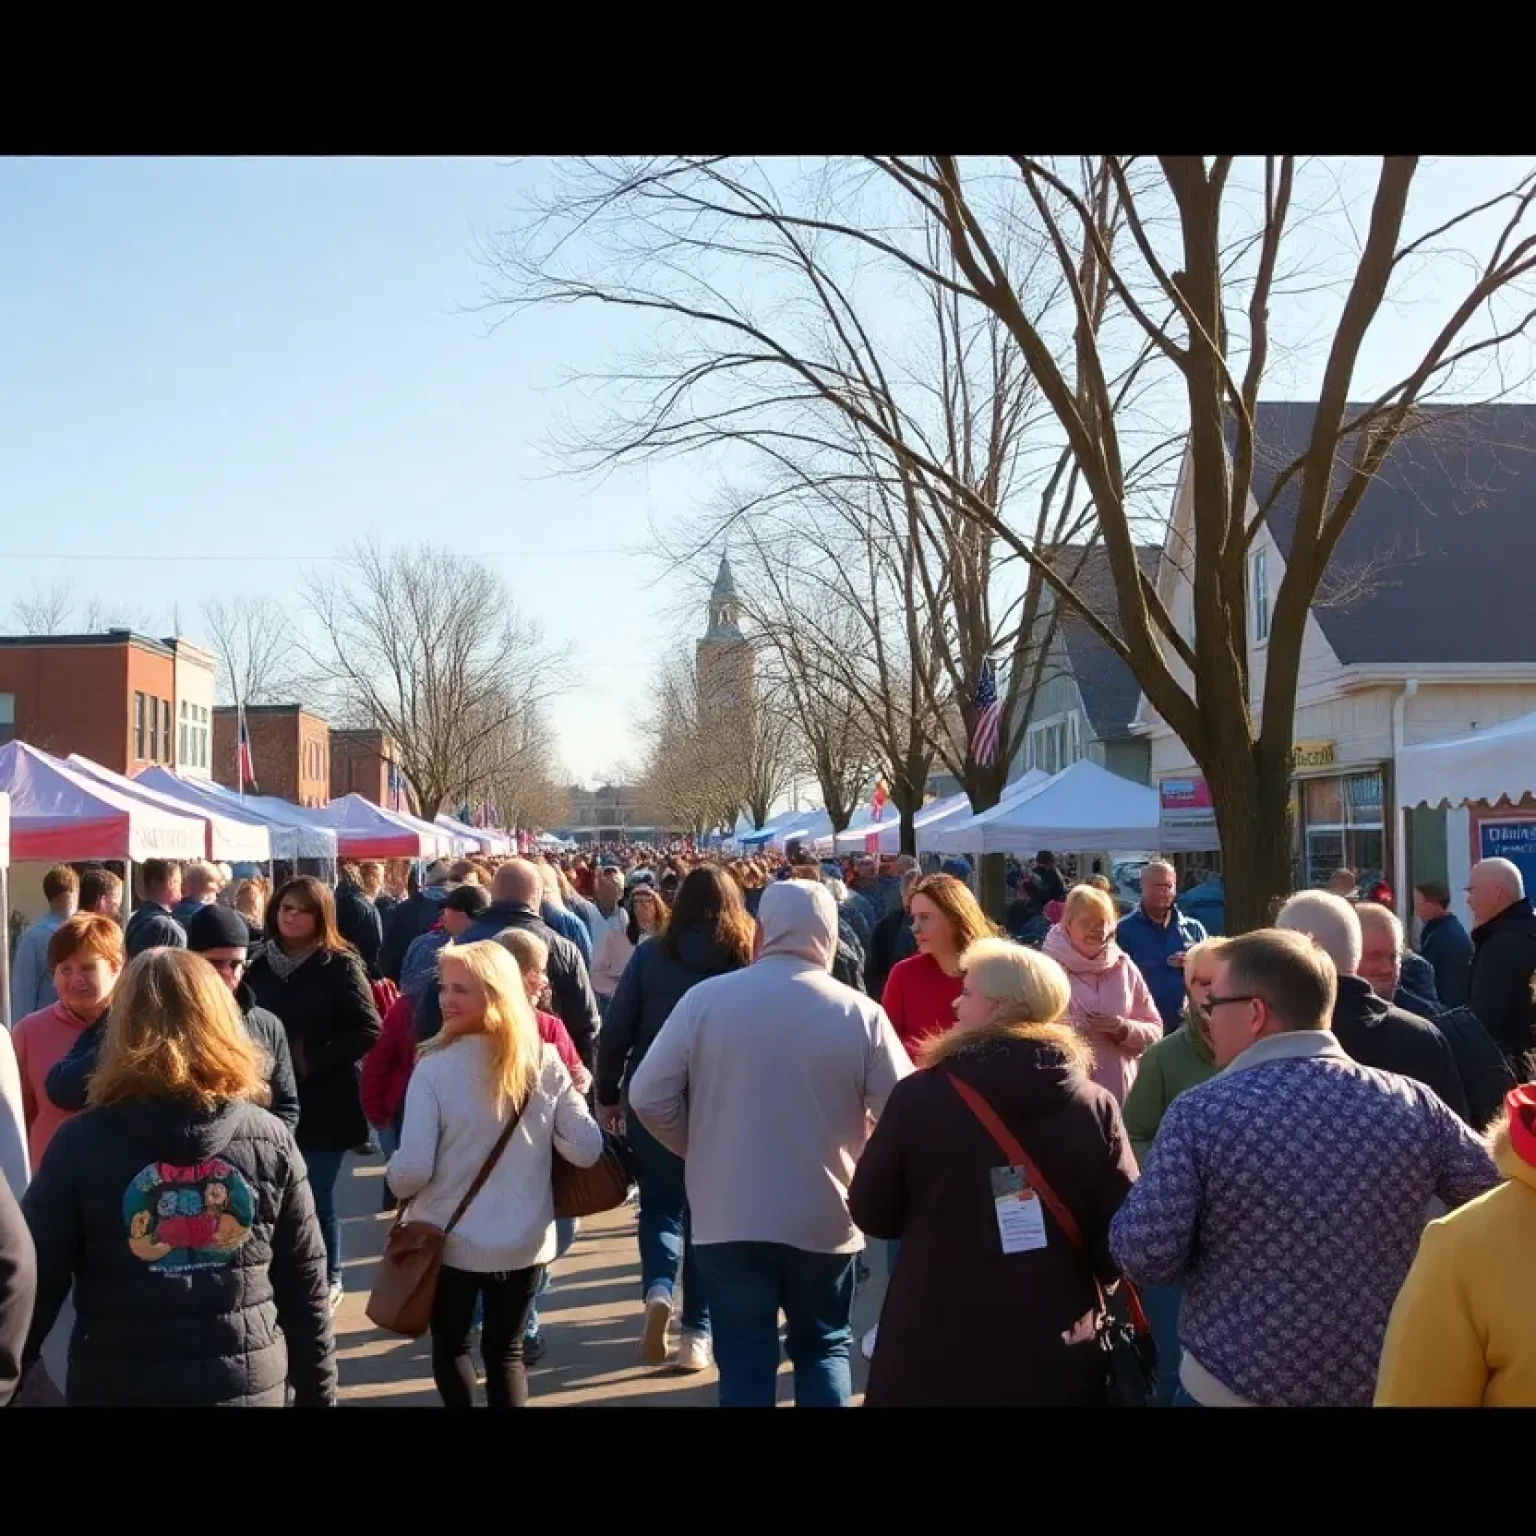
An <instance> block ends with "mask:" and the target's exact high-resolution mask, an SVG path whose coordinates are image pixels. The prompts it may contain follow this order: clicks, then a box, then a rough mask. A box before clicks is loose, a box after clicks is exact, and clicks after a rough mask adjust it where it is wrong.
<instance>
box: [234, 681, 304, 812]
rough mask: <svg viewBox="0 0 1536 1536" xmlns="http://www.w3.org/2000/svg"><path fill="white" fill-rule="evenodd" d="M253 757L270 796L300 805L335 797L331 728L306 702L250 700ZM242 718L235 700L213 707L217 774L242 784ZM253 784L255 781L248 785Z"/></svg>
mask: <svg viewBox="0 0 1536 1536" xmlns="http://www.w3.org/2000/svg"><path fill="white" fill-rule="evenodd" d="M245 718H246V722H247V724H248V725H249V727H250V732H251V760H252V766H253V768H254V769H255V773H256V784H257V787H258V788H259V789H260V791H261V793H262V794H264V795H276V796H277V797H278V798H279V799H280V800H288V801H291V802H292V803H293V804H295V805H308V806H321V805H327V804H329V802H330V798H331V740H330V738H331V728H330V726H328V725H327V724H326V723H325V721H324V720H322V719H321V718H320V716H319V715H317V714H315V713H314V711H313V710H309V709H306V708H305V707H304V706H303V705H302V704H248V705H247V706H246V710H245ZM239 729H240V728H239V722H238V715H237V711H236V710H235V708H234V706H233V705H229V704H224V705H221V706H220V707H219V708H217V709H215V710H214V712H213V777H214V779H215V780H216V781H217V782H218V783H220V784H223V785H226V786H227V787H228V788H230V789H238V788H239V787H240V783H239V777H238V773H237V765H236V755H235V748H236V744H237V742H238V740H239ZM246 787H247V788H249V787H250V786H249V785H247V786H246Z"/></svg>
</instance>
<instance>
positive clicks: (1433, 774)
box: [1397, 713, 1536, 807]
mask: <svg viewBox="0 0 1536 1536" xmlns="http://www.w3.org/2000/svg"><path fill="white" fill-rule="evenodd" d="M1527 794H1536V713H1532V714H1529V715H1521V716H1520V717H1519V719H1517V720H1505V721H1503V722H1501V723H1500V724H1498V725H1491V726H1489V727H1488V728H1487V729H1486V730H1480V731H1464V732H1462V733H1461V734H1459V735H1456V736H1447V737H1445V738H1443V739H1442V740H1440V741H1424V742H1420V743H1418V745H1416V746H1412V747H1403V748H1401V749H1400V750H1399V752H1398V754H1397V803H1398V804H1399V805H1400V806H1405V807H1411V806H1415V805H1430V806H1437V805H1447V804H1448V805H1453V806H1455V805H1460V804H1461V803H1462V801H1464V800H1486V801H1488V803H1489V804H1490V805H1497V804H1498V802H1499V801H1500V800H1503V799H1509V800H1511V801H1518V800H1519V799H1520V798H1521V797H1522V796H1524V795H1527Z"/></svg>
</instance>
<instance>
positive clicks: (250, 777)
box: [235, 704, 261, 795]
mask: <svg viewBox="0 0 1536 1536" xmlns="http://www.w3.org/2000/svg"><path fill="white" fill-rule="evenodd" d="M235 758H236V765H235V771H236V773H237V774H238V775H239V779H240V793H241V794H242V795H243V794H244V793H245V791H246V789H247V787H249V789H250V791H251V793H252V794H253V795H259V794H260V793H261V791H260V790H259V789H257V787H256V762H255V759H254V758H253V757H252V756H251V727H250V725H249V724H248V723H247V721H246V718H245V705H244V704H242V705H241V706H240V732H239V744H238V746H237V747H236V749H235Z"/></svg>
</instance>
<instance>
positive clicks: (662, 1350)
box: [640, 1285, 672, 1365]
mask: <svg viewBox="0 0 1536 1536" xmlns="http://www.w3.org/2000/svg"><path fill="white" fill-rule="evenodd" d="M671 1321H672V1293H671V1291H669V1290H668V1289H667V1288H666V1286H664V1285H653V1286H652V1287H651V1288H650V1290H649V1291H647V1292H646V1293H645V1332H644V1333H643V1334H642V1335H641V1337H640V1358H641V1359H642V1360H643V1361H644V1362H645V1363H646V1364H647V1365H665V1364H666V1363H667V1326H668V1324H670V1323H671Z"/></svg>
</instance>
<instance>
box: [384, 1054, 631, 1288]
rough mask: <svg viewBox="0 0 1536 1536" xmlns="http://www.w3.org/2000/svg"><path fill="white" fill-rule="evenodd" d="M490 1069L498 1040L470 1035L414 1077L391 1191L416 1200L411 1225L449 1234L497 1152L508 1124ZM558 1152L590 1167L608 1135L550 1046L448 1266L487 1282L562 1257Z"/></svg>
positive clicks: (447, 1254) (423, 1064) (449, 1250)
mask: <svg viewBox="0 0 1536 1536" xmlns="http://www.w3.org/2000/svg"><path fill="white" fill-rule="evenodd" d="M489 1065H490V1047H489V1042H487V1041H486V1039H485V1038H484V1036H480V1035H466V1036H464V1037H463V1038H462V1039H459V1040H456V1041H454V1043H453V1044H452V1045H449V1046H445V1047H444V1048H443V1049H442V1050H440V1051H433V1052H431V1053H429V1054H428V1055H426V1056H424V1057H422V1059H421V1061H420V1062H419V1063H418V1064H417V1067H416V1070H415V1072H413V1073H412V1074H411V1086H410V1088H409V1089H408V1090H407V1092H406V1096H405V1121H404V1124H403V1126H402V1128H401V1133H400V1150H399V1151H398V1152H396V1153H395V1155H394V1156H393V1157H392V1158H390V1160H389V1169H388V1178H389V1186H390V1188H391V1189H393V1190H394V1192H395V1193H396V1194H397V1195H398V1196H399V1197H400V1198H401V1199H402V1200H407V1201H409V1202H410V1204H409V1207H408V1209H407V1211H406V1215H405V1219H406V1220H407V1221H410V1220H417V1221H428V1222H431V1223H432V1225H433V1226H437V1227H441V1226H446V1225H447V1222H448V1218H449V1217H450V1216H452V1215H453V1211H454V1207H455V1206H457V1205H458V1203H459V1201H460V1199H461V1198H462V1197H463V1195H464V1191H465V1190H467V1189H468V1188H469V1186H470V1184H471V1183H473V1182H474V1178H475V1175H476V1174H477V1173H478V1172H479V1171H480V1167H481V1165H482V1164H483V1163H484V1162H485V1160H486V1158H487V1157H488V1156H489V1155H490V1151H491V1148H492V1147H494V1146H495V1145H496V1138H497V1137H498V1136H500V1134H501V1131H502V1127H503V1126H504V1125H505V1124H506V1120H505V1118H504V1117H501V1116H497V1115H496V1114H495V1113H494V1112H493V1110H492V1107H491V1098H490V1093H489V1091H488V1090H487V1088H486V1077H487V1074H488V1070H489ZM553 1148H558V1150H559V1152H560V1154H561V1156H563V1157H565V1158H567V1159H568V1160H569V1161H571V1162H573V1163H575V1164H576V1166H577V1167H578V1168H590V1167H591V1166H592V1164H593V1163H595V1162H596V1161H597V1160H598V1158H599V1157H601V1156H602V1151H603V1137H602V1132H601V1131H599V1130H598V1128H597V1122H596V1121H595V1120H593V1118H592V1116H591V1115H590V1114H589V1113H588V1111H587V1106H586V1104H585V1102H584V1101H583V1100H582V1097H581V1095H580V1094H579V1093H577V1092H576V1089H575V1088H574V1087H573V1086H572V1083H571V1078H570V1074H569V1073H568V1072H567V1071H566V1070H565V1064H564V1063H563V1062H562V1061H561V1060H560V1058H559V1056H558V1055H557V1054H556V1052H555V1048H554V1047H553V1046H552V1045H546V1046H545V1047H544V1057H543V1066H542V1069H541V1071H540V1074H539V1082H538V1087H537V1088H536V1089H535V1090H534V1093H533V1096H532V1098H531V1099H530V1100H529V1102H528V1104H527V1105H526V1107H525V1108H524V1110H523V1118H522V1120H521V1121H520V1122H519V1124H518V1127H517V1130H516V1131H515V1132H514V1133H513V1136H512V1140H511V1141H510V1142H509V1143H508V1144H507V1147H506V1150H505V1151H503V1153H502V1154H501V1160H500V1161H499V1162H498V1163H497V1164H496V1167H495V1168H494V1169H493V1170H492V1172H491V1176H490V1178H489V1179H487V1180H486V1182H485V1186H484V1188H482V1189H481V1191H480V1193H479V1194H477V1195H476V1196H475V1198H474V1199H473V1200H472V1201H471V1202H470V1206H469V1209H468V1210H467V1211H465V1213H464V1215H463V1217H462V1218H461V1219H460V1221H459V1224H458V1226H456V1227H455V1228H454V1229H453V1231H452V1233H450V1234H449V1237H448V1243H447V1247H446V1248H445V1250H444V1254H443V1262H444V1263H445V1264H447V1265H448V1266H449V1267H450V1268H452V1269H467V1270H474V1271H476V1272H478V1273H482V1274H484V1273H488V1272H492V1273H494V1272H499V1271H505V1270H514V1269H528V1268H530V1267H531V1266H533V1265H535V1264H547V1263H549V1262H550V1260H551V1259H553V1258H554V1256H555V1226H554V1221H555V1213H554V1196H553V1194H552V1193H551V1190H550V1167H551V1162H552V1149H553Z"/></svg>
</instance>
